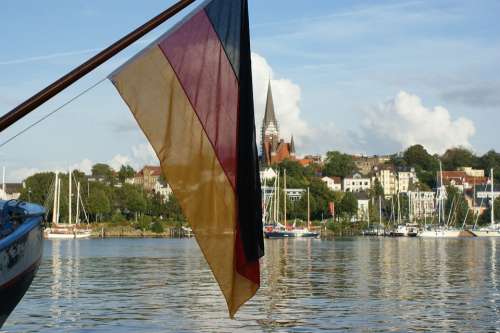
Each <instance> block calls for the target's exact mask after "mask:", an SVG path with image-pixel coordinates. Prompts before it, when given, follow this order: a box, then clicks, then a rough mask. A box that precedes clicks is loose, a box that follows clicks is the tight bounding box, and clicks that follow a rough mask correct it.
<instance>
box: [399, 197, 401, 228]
mask: <svg viewBox="0 0 500 333" xmlns="http://www.w3.org/2000/svg"><path fill="white" fill-rule="evenodd" d="M400 224H401V204H400V202H399V191H398V225H400Z"/></svg>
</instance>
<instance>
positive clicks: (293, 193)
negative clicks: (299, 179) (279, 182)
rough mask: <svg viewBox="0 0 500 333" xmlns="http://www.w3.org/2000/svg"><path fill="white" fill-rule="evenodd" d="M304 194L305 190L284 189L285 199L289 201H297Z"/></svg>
mask: <svg viewBox="0 0 500 333" xmlns="http://www.w3.org/2000/svg"><path fill="white" fill-rule="evenodd" d="M304 193H306V189H303V188H287V189H286V197H287V198H288V199H289V200H290V201H291V202H295V201H299V200H300V198H302V196H303V195H304Z"/></svg>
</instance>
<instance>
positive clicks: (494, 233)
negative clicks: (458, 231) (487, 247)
mask: <svg viewBox="0 0 500 333" xmlns="http://www.w3.org/2000/svg"><path fill="white" fill-rule="evenodd" d="M470 232H472V233H473V234H474V235H476V236H477V237H500V230H471V231H470Z"/></svg>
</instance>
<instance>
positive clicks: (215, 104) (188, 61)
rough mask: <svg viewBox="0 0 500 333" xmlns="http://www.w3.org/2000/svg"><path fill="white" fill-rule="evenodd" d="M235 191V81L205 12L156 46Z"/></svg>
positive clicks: (236, 110) (194, 17) (236, 87)
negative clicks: (163, 56) (196, 117)
mask: <svg viewBox="0 0 500 333" xmlns="http://www.w3.org/2000/svg"><path fill="white" fill-rule="evenodd" d="M159 47H160V49H161V50H162V51H163V53H164V54H165V56H166V57H167V59H168V61H169V62H170V64H171V66H172V68H173V69H174V71H175V72H176V74H177V77H178V79H179V81H180V83H181V85H182V86H183V88H184V91H185V92H186V95H187V96H188V98H189V100H190V101H191V104H192V105H193V108H194V110H195V112H196V114H197V115H198V118H199V119H200V121H201V123H202V126H203V127H204V129H205V132H206V133H207V136H208V138H209V140H210V142H211V143H212V145H213V147H214V150H215V152H216V155H217V157H218V159H219V161H220V163H221V165H222V167H223V169H224V171H225V173H226V175H227V177H228V179H229V181H230V183H231V185H232V186H233V189H236V173H237V150H236V146H237V135H236V131H237V112H238V80H237V78H236V76H235V74H234V71H233V69H232V66H231V63H230V62H229V60H228V58H227V56H226V54H225V52H224V48H223V46H222V44H221V42H220V40H219V38H218V36H217V34H216V33H215V31H214V29H213V26H212V24H211V23H210V21H209V19H208V17H207V16H206V13H205V11H203V10H201V11H200V12H198V13H197V14H196V15H194V16H193V17H191V18H190V19H189V20H188V21H187V22H185V23H184V24H183V25H182V26H181V27H179V29H178V30H176V31H175V32H174V33H172V34H171V35H169V36H167V37H166V38H165V39H164V40H162V41H160V43H159Z"/></svg>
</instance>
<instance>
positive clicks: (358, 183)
mask: <svg viewBox="0 0 500 333" xmlns="http://www.w3.org/2000/svg"><path fill="white" fill-rule="evenodd" d="M342 188H343V190H344V192H361V191H365V190H369V189H370V188H371V179H370V178H368V177H363V176H362V175H361V174H360V173H359V172H356V173H355V174H354V175H352V176H351V177H346V178H344V181H343V186H342Z"/></svg>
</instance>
